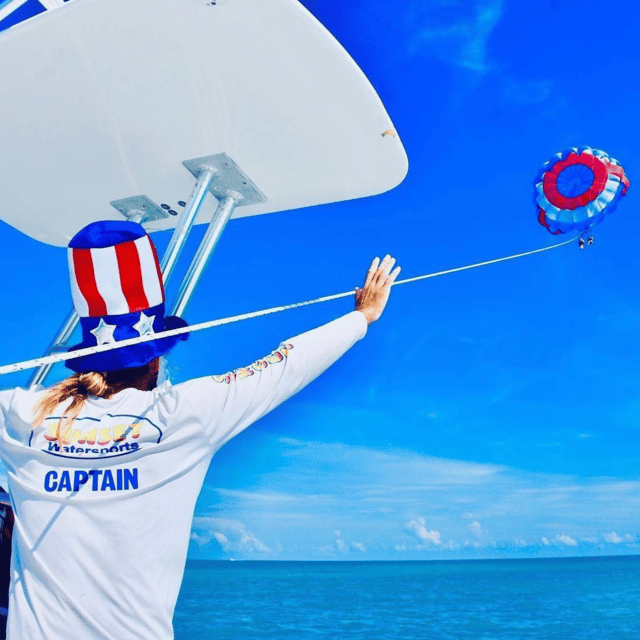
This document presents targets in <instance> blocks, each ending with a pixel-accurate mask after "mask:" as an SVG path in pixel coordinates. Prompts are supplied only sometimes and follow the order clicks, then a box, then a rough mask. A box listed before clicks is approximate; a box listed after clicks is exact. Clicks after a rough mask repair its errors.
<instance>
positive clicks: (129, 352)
mask: <svg viewBox="0 0 640 640" xmlns="http://www.w3.org/2000/svg"><path fill="white" fill-rule="evenodd" d="M164 320H165V330H167V331H168V330H170V329H180V328H182V327H187V326H189V325H188V324H187V322H185V321H184V320H183V319H182V318H178V317H177V316H167V317H166V318H165V319H164ZM188 338H189V334H188V333H185V334H182V335H179V336H171V337H169V338H159V339H158V340H150V341H149V342H141V343H140V344H134V345H130V346H128V347H121V348H119V349H112V350H110V351H103V352H101V353H93V354H91V355H88V356H81V357H80V358H71V359H69V360H66V361H65V365H66V366H67V368H69V369H71V370H72V371H75V372H76V373H88V372H90V371H119V370H121V369H131V368H134V367H142V366H143V365H145V364H148V363H149V362H151V361H152V360H154V359H155V358H158V357H160V356H163V355H165V354H167V353H169V351H171V350H172V349H173V348H174V347H175V346H176V344H178V342H181V341H182V340H187V339H188ZM86 347H95V341H94V342H92V343H88V342H85V341H83V342H81V343H79V344H77V345H75V346H73V347H71V348H70V349H69V353H73V351H77V350H78V349H85V348H86Z"/></svg>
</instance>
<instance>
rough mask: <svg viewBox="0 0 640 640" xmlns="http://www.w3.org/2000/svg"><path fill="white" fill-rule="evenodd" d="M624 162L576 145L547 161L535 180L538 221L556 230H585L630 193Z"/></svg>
mask: <svg viewBox="0 0 640 640" xmlns="http://www.w3.org/2000/svg"><path fill="white" fill-rule="evenodd" d="M628 188H629V178H627V176H626V175H625V173H624V169H623V168H622V165H621V164H620V163H619V162H618V161H617V160H614V159H613V158H611V157H610V156H609V155H607V154H606V153H605V152H604V151H600V150H598V149H592V148H591V147H574V148H572V149H567V150H566V151H562V152H560V153H557V154H556V155H555V156H554V157H553V158H551V160H549V161H548V162H545V163H544V165H543V167H542V169H541V170H540V172H539V173H538V176H537V177H536V180H535V192H534V200H535V203H536V205H537V207H538V222H540V224H541V225H542V226H543V227H546V229H547V230H548V231H549V232H550V233H552V234H554V235H557V234H559V233H571V232H578V233H584V232H586V231H588V229H589V228H590V227H592V226H593V225H594V224H597V223H598V222H602V220H603V219H604V217H605V216H607V215H608V214H610V213H611V212H612V211H613V210H614V209H615V207H616V205H617V203H618V200H620V198H621V197H622V196H623V195H625V194H626V193H627V189H628Z"/></svg>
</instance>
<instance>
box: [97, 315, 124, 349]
mask: <svg viewBox="0 0 640 640" xmlns="http://www.w3.org/2000/svg"><path fill="white" fill-rule="evenodd" d="M117 327H118V325H117V324H107V323H106V322H105V321H104V318H100V324H99V325H98V326H97V327H96V328H95V329H92V330H91V333H93V335H94V336H95V337H96V342H97V343H98V346H99V345H101V344H111V343H112V342H115V341H116V339H115V338H114V337H113V332H114V331H115V330H116V328H117Z"/></svg>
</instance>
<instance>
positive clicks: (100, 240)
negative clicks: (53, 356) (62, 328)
mask: <svg viewBox="0 0 640 640" xmlns="http://www.w3.org/2000/svg"><path fill="white" fill-rule="evenodd" d="M69 272H70V276H71V293H72V297H73V304H74V307H75V309H76V311H77V313H78V315H79V316H80V321H81V324H82V332H83V338H84V339H83V341H82V343H81V344H79V345H76V346H75V347H73V349H80V348H83V347H88V346H93V345H97V344H106V343H109V342H118V341H120V340H126V339H128V338H134V337H136V336H140V335H147V334H149V333H158V332H160V331H164V330H165V329H172V328H177V327H179V326H186V323H185V322H184V321H183V320H181V319H180V318H176V317H173V316H169V317H167V318H165V315H164V300H165V298H164V286H163V282H162V273H161V271H160V265H159V263H158V255H157V253H156V249H155V247H154V246H153V242H152V241H151V238H150V237H149V236H148V235H147V233H146V231H145V230H144V229H143V227H142V226H141V225H139V224H137V223H135V222H125V221H122V222H120V221H117V222H116V221H104V222H94V223H92V224H90V225H88V226H87V227H85V228H84V229H82V231H80V232H79V233H77V234H76V235H75V236H74V237H73V239H72V240H71V242H70V243H69ZM180 337H181V336H180ZM177 341H178V340H177V339H174V338H163V339H159V340H155V341H151V342H145V343H142V344H139V345H133V346H130V347H124V348H122V349H116V350H113V351H108V352H103V353H99V354H93V355H90V356H86V357H84V358H75V359H73V360H70V361H67V366H69V367H70V368H71V369H73V370H75V371H79V372H86V371H114V370H118V369H124V368H129V367H136V366H141V365H143V364H147V363H148V362H150V361H151V360H152V359H153V358H155V357H157V356H159V355H163V353H166V352H167V351H169V349H171V348H172V347H173V346H174V345H175V344H176V342H177Z"/></svg>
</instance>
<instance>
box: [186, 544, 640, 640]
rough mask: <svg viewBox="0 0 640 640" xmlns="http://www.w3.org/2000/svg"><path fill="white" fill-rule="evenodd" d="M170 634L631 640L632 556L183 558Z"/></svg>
mask: <svg viewBox="0 0 640 640" xmlns="http://www.w3.org/2000/svg"><path fill="white" fill-rule="evenodd" d="M174 625H175V632H176V640H205V639H206V640H210V639H218V638H233V639H235V640H253V639H258V638H264V639H268V640H276V639H278V640H280V639H284V638H287V639H291V638H300V639H311V638H332V639H339V638H349V639H353V640H356V639H361V640H365V639H366V640H399V639H402V640H408V639H412V638H430V639H433V640H462V639H465V640H466V639H474V640H475V639H485V640H489V639H491V640H494V639H495V640H505V639H516V638H518V639H519V638H525V639H528V638H540V639H542V638H544V639H545V640H560V639H562V640H566V639H572V640H583V639H588V638H594V639H597V640H626V639H632V638H633V639H640V557H637V556H623V557H608V558H570V559H567V558H562V559H534V560H495V561H494V560H476V561H451V562H217V561H215V562H214V561H212V562H203V561H190V562H189V564H188V566H187V571H186V573H185V578H184V582H183V586H182V591H181V594H180V599H179V601H178V606H177V608H176V614H175V618H174Z"/></svg>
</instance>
